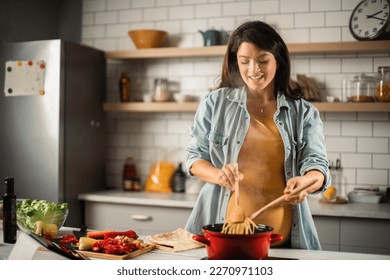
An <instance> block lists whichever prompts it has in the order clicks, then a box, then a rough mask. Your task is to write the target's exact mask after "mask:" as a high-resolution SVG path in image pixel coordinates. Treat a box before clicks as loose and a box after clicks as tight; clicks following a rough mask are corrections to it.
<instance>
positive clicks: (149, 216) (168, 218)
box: [85, 202, 191, 234]
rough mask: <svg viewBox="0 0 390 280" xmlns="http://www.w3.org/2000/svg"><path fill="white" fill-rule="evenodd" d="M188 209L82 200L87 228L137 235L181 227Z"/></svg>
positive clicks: (189, 211) (186, 217)
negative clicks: (133, 231) (126, 231)
mask: <svg viewBox="0 0 390 280" xmlns="http://www.w3.org/2000/svg"><path fill="white" fill-rule="evenodd" d="M190 213H191V209H190V208H182V207H169V206H164V207H162V206H153V205H131V204H117V203H108V202H86V203H85V220H86V224H87V225H88V228H93V229H114V230H129V229H132V230H135V232H137V233H138V234H156V233H162V232H170V231H174V230H176V229H178V228H184V226H185V224H186V222H187V220H188V217H189V216H190Z"/></svg>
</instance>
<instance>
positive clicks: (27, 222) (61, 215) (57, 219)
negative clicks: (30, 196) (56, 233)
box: [16, 209, 69, 232]
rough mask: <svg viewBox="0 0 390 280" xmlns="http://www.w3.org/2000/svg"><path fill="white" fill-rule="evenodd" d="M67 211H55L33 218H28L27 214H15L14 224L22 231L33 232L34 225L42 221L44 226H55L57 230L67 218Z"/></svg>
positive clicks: (34, 229) (36, 215) (35, 215)
mask: <svg viewBox="0 0 390 280" xmlns="http://www.w3.org/2000/svg"><path fill="white" fill-rule="evenodd" d="M68 214H69V209H63V210H60V211H56V212H55V213H53V212H49V213H47V214H41V215H40V214H36V213H35V214H34V215H33V216H28V215H27V214H20V213H17V214H16V223H17V225H18V227H19V229H21V230H22V231H25V232H31V231H32V232H35V231H36V226H35V223H36V222H38V221H42V222H44V223H45V224H55V225H56V226H57V228H58V230H59V229H60V228H61V227H62V226H63V225H64V223H65V221H66V218H67V217H68Z"/></svg>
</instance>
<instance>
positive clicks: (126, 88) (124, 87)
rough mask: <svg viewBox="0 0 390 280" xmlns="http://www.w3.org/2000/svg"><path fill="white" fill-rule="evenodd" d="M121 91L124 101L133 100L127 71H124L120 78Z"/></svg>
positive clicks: (121, 97)
mask: <svg viewBox="0 0 390 280" xmlns="http://www.w3.org/2000/svg"><path fill="white" fill-rule="evenodd" d="M119 93H120V99H121V101H122V102H129V101H130V100H131V83H130V78H129V76H128V75H127V72H123V73H122V74H121V78H120V79H119Z"/></svg>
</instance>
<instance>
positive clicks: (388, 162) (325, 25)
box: [82, 0, 390, 189]
mask: <svg viewBox="0 0 390 280" xmlns="http://www.w3.org/2000/svg"><path fill="white" fill-rule="evenodd" d="M359 2H360V0H329V1H323V0H225V1H219V0H83V29H82V40H83V43H84V44H87V45H90V46H94V47H97V48H99V49H103V50H131V49H135V46H134V45H133V43H132V42H131V40H130V39H129V37H128V36H127V31H128V30H131V29H139V28H156V29H163V30H166V31H168V32H169V40H168V45H169V46H179V47H195V46H202V44H203V41H202V36H201V34H200V33H199V32H198V30H206V29H208V28H211V27H214V28H216V29H223V30H225V31H231V30H233V29H234V28H235V27H236V26H237V25H239V24H240V23H241V22H243V21H245V20H248V19H259V20H263V21H266V22H267V23H269V24H271V25H273V26H274V27H275V28H276V29H277V30H278V31H279V32H280V34H281V35H282V37H283V38H284V39H285V41H286V42H287V43H297V42H300V43H306V42H339V41H354V39H353V38H352V36H351V35H350V32H349V28H348V21H349V17H350V14H351V11H352V9H353V8H354V7H355V6H356V4H357V3H359ZM389 55H390V54H389V53H383V54H376V53H375V54H344V55H333V54H332V55H325V54H324V55H323V54H319V55H294V56H292V59H291V60H292V65H293V74H296V73H303V74H306V75H308V76H310V77H313V78H315V79H316V80H317V82H318V83H319V85H320V87H321V91H322V92H321V94H322V96H323V98H325V96H326V95H335V96H338V95H339V94H340V92H341V82H342V80H343V79H344V78H345V77H346V75H348V74H353V73H355V72H365V73H375V72H376V71H377V67H378V66H380V65H390V56H389ZM221 61H222V57H215V58H186V59H161V60H152V59H150V60H145V61H136V62H134V61H132V62H131V63H122V62H117V61H109V67H108V73H107V101H118V100H119V93H118V87H117V84H118V78H119V75H120V72H121V71H123V70H127V71H129V72H130V75H131V78H132V84H133V85H132V86H133V92H134V94H142V93H146V92H151V90H152V86H153V80H154V78H156V77H166V78H168V79H169V80H170V82H172V83H175V84H176V85H177V86H178V88H179V91H180V92H184V93H189V94H194V95H198V96H200V95H202V94H204V93H205V92H207V91H208V90H209V88H212V87H213V86H214V85H215V82H216V81H218V75H219V72H220V66H221ZM107 115H108V119H109V129H108V138H109V143H108V153H107V159H108V160H107V162H108V163H107V175H108V179H107V185H108V186H109V187H117V188H119V187H121V170H122V165H123V163H124V160H125V158H126V156H133V157H134V158H135V159H136V162H137V165H138V167H139V170H140V173H141V174H142V176H143V180H145V179H146V176H147V174H148V172H149V168H150V166H151V164H152V163H153V162H154V161H155V160H158V159H169V160H172V161H174V162H176V163H177V162H179V161H182V160H183V157H184V153H183V149H184V147H185V146H186V144H187V142H188V140H189V138H188V136H187V133H186V131H187V128H188V126H190V125H191V122H192V118H193V113H131V114H130V113H107ZM322 117H323V121H324V125H325V136H326V143H327V150H328V155H329V159H330V160H333V161H335V160H336V158H340V159H341V163H342V166H343V171H344V172H343V175H344V180H345V182H346V183H347V184H348V188H349V189H351V188H353V187H355V186H368V185H375V186H377V185H379V186H387V185H389V177H390V170H389V168H390V154H389V150H390V142H389V139H390V122H389V119H390V116H389V113H323V114H322Z"/></svg>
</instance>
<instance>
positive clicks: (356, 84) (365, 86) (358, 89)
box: [344, 73, 377, 102]
mask: <svg viewBox="0 0 390 280" xmlns="http://www.w3.org/2000/svg"><path fill="white" fill-rule="evenodd" d="M345 83H346V85H345V88H344V90H345V91H346V92H345V94H346V96H347V100H348V101H349V102H373V101H375V89H376V86H377V78H376V77H375V76H374V75H368V74H364V73H362V74H358V75H355V76H353V77H351V78H349V79H348V80H346V81H345Z"/></svg>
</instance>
